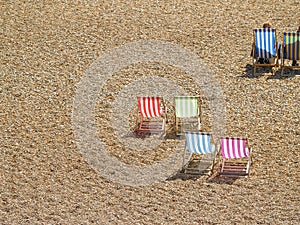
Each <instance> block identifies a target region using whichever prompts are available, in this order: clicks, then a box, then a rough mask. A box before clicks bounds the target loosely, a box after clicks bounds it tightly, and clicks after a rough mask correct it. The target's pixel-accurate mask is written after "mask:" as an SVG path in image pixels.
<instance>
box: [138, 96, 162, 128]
mask: <svg viewBox="0 0 300 225" xmlns="http://www.w3.org/2000/svg"><path fill="white" fill-rule="evenodd" d="M138 109H139V110H138V111H139V112H138V116H137V131H138V132H140V131H146V132H149V133H152V132H153V133H160V132H162V133H163V134H165V127H166V114H165V111H166V110H165V105H164V101H163V99H162V98H161V97H138Z"/></svg>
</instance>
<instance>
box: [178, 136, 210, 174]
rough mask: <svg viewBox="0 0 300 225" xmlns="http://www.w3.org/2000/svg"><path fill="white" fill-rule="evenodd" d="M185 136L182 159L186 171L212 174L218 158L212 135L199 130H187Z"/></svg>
mask: <svg viewBox="0 0 300 225" xmlns="http://www.w3.org/2000/svg"><path fill="white" fill-rule="evenodd" d="M185 138H186V142H185V149H184V155H183V160H182V167H183V170H184V173H189V174H211V172H212V170H213V166H214V162H215V158H216V148H215V145H214V144H212V141H213V140H212V135H211V134H210V133H203V132H198V131H186V132H185ZM186 162H187V163H186Z"/></svg>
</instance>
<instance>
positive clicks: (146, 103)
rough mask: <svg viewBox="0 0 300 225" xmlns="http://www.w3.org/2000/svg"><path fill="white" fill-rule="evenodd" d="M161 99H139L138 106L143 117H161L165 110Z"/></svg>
mask: <svg viewBox="0 0 300 225" xmlns="http://www.w3.org/2000/svg"><path fill="white" fill-rule="evenodd" d="M160 102H161V98H160V97H138V106H139V110H140V113H141V116H142V117H144V118H145V117H147V118H151V117H160V116H162V114H163V108H162V107H161V106H160Z"/></svg>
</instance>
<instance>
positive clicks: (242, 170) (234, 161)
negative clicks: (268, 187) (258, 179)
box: [220, 137, 251, 177]
mask: <svg viewBox="0 0 300 225" xmlns="http://www.w3.org/2000/svg"><path fill="white" fill-rule="evenodd" d="M220 145H221V146H220V147H221V152H222V157H221V158H222V160H221V163H220V164H221V165H220V175H224V176H231V177H241V176H243V177H247V176H248V175H249V171H250V165H251V149H250V148H248V147H247V139H246V138H230V137H221V138H220Z"/></svg>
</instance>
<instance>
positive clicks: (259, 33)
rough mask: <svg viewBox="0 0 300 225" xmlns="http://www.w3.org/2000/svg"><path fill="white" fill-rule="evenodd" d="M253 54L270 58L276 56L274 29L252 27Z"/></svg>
mask: <svg viewBox="0 0 300 225" xmlns="http://www.w3.org/2000/svg"><path fill="white" fill-rule="evenodd" d="M254 35H255V46H256V49H255V55H256V56H258V57H259V58H264V59H266V58H272V57H274V56H276V55H277V54H276V30H275V29H272V28H258V29H254Z"/></svg>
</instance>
